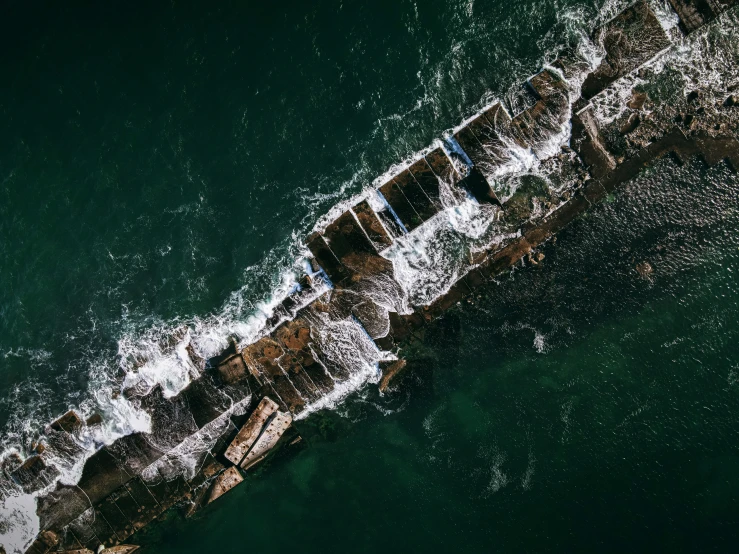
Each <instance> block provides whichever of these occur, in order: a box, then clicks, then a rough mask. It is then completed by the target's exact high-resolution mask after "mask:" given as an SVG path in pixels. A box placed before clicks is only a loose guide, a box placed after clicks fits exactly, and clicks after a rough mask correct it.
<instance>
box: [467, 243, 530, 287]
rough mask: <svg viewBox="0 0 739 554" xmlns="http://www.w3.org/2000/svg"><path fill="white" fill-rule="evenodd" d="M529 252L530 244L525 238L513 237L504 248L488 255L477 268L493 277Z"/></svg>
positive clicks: (487, 275)
mask: <svg viewBox="0 0 739 554" xmlns="http://www.w3.org/2000/svg"><path fill="white" fill-rule="evenodd" d="M529 252H531V245H530V244H529V243H528V241H527V240H526V238H524V237H518V238H515V239H513V240H512V241H511V242H510V243H508V244H507V245H506V246H505V247H504V248H502V249H500V250H498V251H497V252H495V253H494V254H493V255H492V256H489V257H488V258H487V259H486V260H485V261H484V262H483V263H481V264H480V266H479V269H480V271H481V272H482V273H483V275H485V276H486V277H488V278H492V277H495V276H496V275H498V274H500V273H502V272H503V271H505V270H507V269H509V268H511V267H513V266H514V265H515V264H516V263H517V262H518V261H519V260H520V259H521V258H523V257H524V256H525V255H526V254H528V253H529Z"/></svg>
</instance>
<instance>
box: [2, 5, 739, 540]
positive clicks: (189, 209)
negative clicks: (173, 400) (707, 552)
mask: <svg viewBox="0 0 739 554" xmlns="http://www.w3.org/2000/svg"><path fill="white" fill-rule="evenodd" d="M293 4H294V5H293ZM625 4H626V3H625V2H609V3H607V4H606V5H604V3H603V2H583V1H575V0H572V1H557V2H542V1H540V0H517V1H516V2H505V3H503V2H497V1H487V2H479V1H464V2H462V1H446V2H442V1H438V2H424V3H423V4H421V3H418V2H410V1H401V2H379V3H378V2H373V3H372V4H371V5H370V4H367V3H364V4H357V3H353V4H351V5H349V4H346V3H342V2H338V1H337V2H329V1H325V2H318V3H313V4H311V5H304V4H299V3H288V4H284V3H283V4H281V5H280V7H271V8H270V9H267V8H265V7H263V6H259V7H256V6H249V5H245V4H243V3H235V2H234V3H219V4H217V5H202V4H199V3H194V2H193V3H183V4H176V5H168V6H164V5H159V6H155V7H151V6H148V7H146V9H144V8H136V7H134V8H132V7H131V6H129V5H127V4H123V3H118V4H113V5H112V6H107V7H106V8H105V9H102V8H100V7H95V5H94V4H92V3H90V4H89V5H87V6H79V5H77V7H74V8H64V7H61V6H52V7H49V6H41V5H40V4H34V3H30V4H23V5H21V4H19V3H17V4H15V5H9V6H6V7H4V8H0V16H2V17H0V21H2V23H0V25H2V30H3V32H2V33H0V36H2V38H0V41H2V43H1V45H2V47H3V49H4V51H5V52H7V53H8V55H7V56H6V57H5V59H4V60H3V62H2V67H3V74H5V75H6V76H7V86H5V87H3V88H2V89H1V90H0V113H2V114H3V116H2V118H0V192H1V193H2V196H0V268H2V270H1V271H0V391H2V395H1V396H2V400H0V429H1V430H2V435H0V436H2V446H3V449H5V450H6V451H7V450H10V449H16V450H18V451H20V452H22V453H25V452H26V451H27V449H28V448H29V447H30V444H31V442H32V441H33V440H34V439H35V438H37V437H38V435H39V433H40V432H41V430H42V428H43V425H44V424H45V423H47V422H48V421H50V420H51V419H52V418H53V417H55V416H57V415H59V414H60V413H62V412H63V411H64V410H66V409H68V408H69V407H76V408H78V409H81V410H82V411H83V413H84V414H85V415H89V414H90V413H92V412H93V411H100V412H102V413H103V414H104V416H105V417H106V422H107V427H106V429H105V433H104V434H103V436H96V437H91V438H90V442H89V444H88V445H87V446H88V447H89V448H90V450H91V451H92V450H94V448H96V447H97V446H99V445H100V444H102V442H108V441H110V440H112V439H113V438H115V437H116V436H119V435H120V434H125V433H130V432H132V431H133V430H136V429H139V430H140V429H146V428H147V426H148V425H149V422H148V421H147V420H146V418H145V417H142V416H141V414H139V413H136V412H135V410H133V409H132V408H131V406H129V405H128V404H127V403H126V402H124V401H123V400H122V399H121V398H120V397H118V398H116V395H115V391H116V390H118V389H119V388H120V386H121V383H122V382H123V379H124V377H125V376H128V378H129V380H130V379H131V378H132V375H133V374H134V368H136V367H137V365H140V364H143V367H144V368H145V369H146V371H138V372H136V375H142V374H143V375H145V376H146V379H149V381H147V384H149V385H150V384H151V383H153V382H160V383H162V384H163V385H164V386H165V388H167V389H168V390H170V392H171V394H176V392H177V391H178V390H180V389H181V388H182V387H184V386H185V385H186V384H187V382H188V380H189V378H190V376H189V375H188V374H187V371H186V370H183V367H182V365H181V364H180V363H179V362H178V359H177V356H176V354H173V351H172V349H171V348H170V347H169V346H168V345H169V343H170V342H172V341H170V340H169V339H170V338H171V337H173V336H175V337H176V336H177V329H178V328H181V326H182V325H183V324H184V325H187V326H188V327H189V329H190V335H191V340H192V342H193V343H194V344H195V345H196V346H197V348H198V349H199V350H200V351H201V352H202V353H204V354H205V355H212V354H215V353H216V352H217V351H218V350H219V349H220V348H221V347H223V346H224V345H225V344H226V340H227V338H228V337H229V336H231V335H233V336H236V337H238V338H240V339H242V340H248V337H250V336H251V335H252V334H253V333H254V332H255V330H256V329H257V328H258V327H259V326H260V324H261V322H262V321H263V319H264V313H263V312H268V311H269V306H270V303H271V301H273V300H274V299H275V298H279V297H280V295H284V294H285V293H286V292H287V290H288V289H289V288H290V286H291V285H292V282H293V281H294V276H295V275H297V274H298V273H299V272H300V271H301V267H302V261H301V257H302V254H303V251H302V247H301V245H300V244H301V240H302V238H303V237H304V236H305V235H306V234H307V232H309V231H310V230H311V228H312V227H313V226H314V225H315V224H316V222H317V221H319V219H320V218H321V217H322V216H324V214H326V213H327V212H329V210H330V209H331V208H332V207H333V206H334V205H335V204H336V203H340V202H345V201H347V200H348V199H350V198H351V197H352V196H353V195H355V194H357V193H359V192H361V191H362V190H363V189H364V188H366V187H368V186H371V184H372V181H373V180H374V179H375V178H376V177H377V176H378V175H381V174H382V173H384V172H385V171H387V169H388V168H389V167H390V166H391V165H392V164H395V163H398V162H399V161H400V160H402V159H404V158H407V157H409V156H411V155H413V153H414V152H417V151H418V150H420V149H422V148H425V147H426V146H428V145H429V144H430V143H431V141H432V140H433V139H434V138H436V137H438V136H440V135H441V134H442V133H443V132H444V130H446V129H449V128H451V127H453V126H455V125H457V124H458V123H459V122H460V121H461V120H463V119H464V118H465V117H468V116H469V115H471V114H472V113H474V112H475V111H476V110H477V109H478V108H479V107H481V106H483V105H485V104H486V103H488V102H490V101H491V100H492V99H494V98H500V97H503V96H504V95H505V93H506V91H507V90H508V87H510V86H511V85H513V84H515V83H517V82H520V81H521V80H523V79H524V78H526V77H528V76H529V75H530V74H531V73H533V72H534V71H536V70H537V69H538V68H540V67H541V66H542V65H543V64H544V63H546V62H547V61H551V60H552V59H554V57H555V55H556V51H557V48H559V47H561V46H563V45H564V44H566V43H569V42H572V41H577V40H579V39H580V34H581V33H583V32H587V31H589V30H590V29H592V27H593V26H594V25H595V24H596V23H597V21H599V20H603V19H604V18H607V17H608V16H609V15H613V14H614V13H615V12H616V11H618V9H619V8H620V7H622V6H624V5H625ZM204 6H205V7H204ZM706 74H707V73H706V72H703V73H699V74H698V77H700V76H701V75H706ZM691 78H693V79H696V78H697V77H695V76H692V75H691ZM665 164H667V162H665V163H664V164H662V165H661V166H660V167H658V168H656V169H654V170H651V171H650V172H648V173H647V174H646V175H644V176H643V177H641V178H640V179H639V180H638V182H636V183H633V184H632V185H630V186H629V189H628V191H627V192H626V193H625V194H622V195H619V196H617V197H616V198H615V199H613V200H612V201H611V202H610V203H608V204H606V205H604V206H601V207H599V208H598V209H597V210H596V211H595V212H594V213H593V214H592V215H590V216H588V217H587V218H586V219H585V220H584V221H582V222H579V223H578V224H577V225H576V226H575V227H574V228H573V229H571V230H568V231H567V233H566V235H565V236H563V237H562V238H561V239H560V240H559V241H558V243H557V245H556V246H553V247H549V248H548V249H547V250H546V251H545V252H546V255H547V258H546V259H545V263H544V266H543V267H542V268H540V269H537V270H533V269H527V270H522V271H516V272H514V274H513V276H512V277H511V278H507V279H502V280H501V283H500V285H499V286H497V287H494V288H491V289H490V291H489V293H488V294H487V295H486V297H484V298H480V299H478V300H477V301H476V302H475V305H469V306H465V307H464V308H463V309H462V310H460V311H459V312H457V313H453V314H450V315H449V316H448V317H447V318H445V320H444V321H443V322H442V323H441V324H439V326H438V327H437V331H436V332H435V333H431V334H430V336H429V338H428V340H427V344H426V345H425V347H424V349H422V350H421V351H419V352H415V353H414V356H415V357H416V358H418V359H422V360H426V362H425V363H424V364H422V369H421V370H420V371H419V370H417V371H415V372H414V373H413V374H412V377H411V382H410V383H409V384H408V385H407V386H406V387H404V388H403V389H401V390H400V391H399V392H397V393H395V394H393V395H388V396H386V397H382V398H380V397H378V396H377V394H376V392H374V390H373V389H372V388H370V389H366V390H362V391H361V392H360V393H359V394H358V396H356V397H354V398H352V399H350V400H349V401H348V403H346V404H344V405H342V406H340V407H338V408H337V409H336V410H335V411H334V412H321V413H320V414H317V415H315V416H312V417H311V418H308V420H306V421H304V422H301V431H302V432H303V434H304V435H305V436H306V443H307V444H308V445H309V448H306V449H305V450H304V451H302V452H300V453H299V454H298V455H296V456H295V457H293V458H290V459H287V460H284V461H282V462H279V463H277V464H275V466H274V467H272V468H269V469H268V470H265V471H263V472H259V474H258V478H254V479H249V482H248V483H247V485H246V486H242V487H239V489H237V490H235V491H234V492H233V493H230V494H229V495H228V496H227V497H224V499H223V500H222V501H221V502H220V503H219V505H217V506H214V507H213V508H212V509H210V510H207V511H206V513H205V514H204V515H203V516H201V520H200V521H198V524H197V525H191V524H190V523H187V524H186V523H183V522H181V521H179V520H178V519H177V518H174V520H173V521H171V522H168V523H166V524H164V525H161V526H158V527H156V528H155V529H153V530H152V531H151V532H149V533H148V534H147V535H145V537H144V538H142V541H144V542H145V543H151V544H152V547H151V550H152V551H155V552H164V551H170V550H171V551H173V552H174V551H176V550H178V549H179V550H178V551H183V550H184V551H198V550H202V549H206V548H208V546H207V544H208V541H209V540H211V539H210V538H211V537H212V536H214V534H216V535H217V536H218V537H219V541H223V544H222V547H223V549H224V551H233V552H237V551H242V550H243V541H244V537H243V536H242V535H241V533H242V530H243V529H244V528H245V527H244V523H243V521H244V518H246V517H247V516H248V517H250V518H254V520H253V521H251V522H250V524H249V536H248V538H247V540H248V544H249V546H250V548H251V547H259V546H264V547H280V546H282V547H291V548H301V549H305V550H309V551H311V550H318V549H319V548H320V549H323V550H325V549H326V548H327V547H330V548H331V549H336V550H339V549H345V550H360V551H361V550H370V549H372V550H377V549H379V548H383V549H388V548H389V549H391V550H394V549H395V548H394V545H398V548H397V549H400V547H401V545H402V546H404V547H405V549H407V548H413V549H416V548H418V549H420V548H433V547H438V546H443V547H452V546H460V545H463V546H465V547H468V548H471V549H473V550H490V549H492V548H500V549H504V550H521V549H527V550H544V549H558V550H573V549H578V550H586V549H588V550H592V549H595V548H598V549H599V550H614V551H615V550H619V549H621V550H623V549H624V548H627V547H628V548H630V549H632V550H633V549H636V550H645V551H646V550H648V549H652V550H653V549H655V548H658V547H659V548H663V547H664V549H666V548H668V547H669V548H671V549H674V550H695V549H697V548H698V547H700V548H701V549H708V546H713V545H715V547H716V549H717V550H723V549H724V546H727V545H728V544H729V542H730V539H731V538H733V537H734V535H733V533H734V532H733V531H732V530H731V528H730V525H729V524H730V522H731V521H732V518H733V521H735V520H736V516H737V514H736V508H735V507H734V506H736V502H735V500H736V498H735V497H736V493H737V488H736V484H735V483H736V481H735V480H734V478H733V477H732V473H733V472H734V471H735V469H736V468H735V465H734V462H735V460H736V458H735V456H736V449H735V448H732V446H731V445H732V443H735V442H736V441H735V440H732V439H734V438H735V437H734V436H733V433H734V431H733V429H734V428H735V427H736V423H737V421H736V418H735V417H733V414H732V408H733V405H734V404H733V403H734V402H735V401H734V398H736V390H735V387H736V382H737V381H739V374H738V373H736V372H738V371H739V360H738V359H737V356H736V355H735V354H734V353H733V352H732V347H731V345H732V343H733V342H734V340H733V339H734V335H735V332H736V329H735V327H736V326H735V324H734V323H733V321H734V320H735V319H736V300H737V292H736V290H735V287H734V283H733V271H735V269H736V268H735V265H736V261H737V260H736V255H737V244H736V240H735V238H734V236H735V235H736V229H737V214H736V208H735V206H736V205H737V203H736V200H737V198H736V194H735V193H734V192H733V191H735V190H736V184H737V181H736V177H735V176H732V175H731V174H729V173H728V172H727V171H726V170H725V168H722V167H718V168H714V169H711V170H706V169H705V168H703V167H701V166H699V165H695V164H694V165H691V166H688V167H685V168H681V169H679V170H677V169H675V168H673V167H669V165H665ZM642 260H648V261H649V262H650V263H651V265H652V266H653V267H654V268H655V273H654V276H653V278H652V279H651V280H649V281H645V280H643V279H641V278H640V277H639V276H638V275H637V273H636V272H635V271H634V266H635V264H636V263H638V262H639V261H642ZM418 294H419V297H421V298H424V297H425V296H424V294H432V293H430V292H429V291H428V290H426V291H420V292H419V293H418ZM174 342H176V341H174ZM136 379H138V377H136ZM77 469H78V468H77ZM74 475H75V471H73V470H70V472H69V476H68V479H72V480H73V479H74ZM264 505H268V506H271V508H270V510H268V511H266V512H264V513H263V514H260V513H259V509H257V506H264ZM212 512H215V513H212ZM208 514H210V515H208ZM286 530H289V531H286ZM0 531H2V532H5V530H4V529H3V530H0ZM15 532H16V533H18V532H19V531H17V530H16V531H15ZM13 533H14V531H12V530H11V531H10V535H12V534H13ZM10 535H6V536H10ZM16 539H17V536H16V538H14V539H13V540H16ZM219 546H221V545H219Z"/></svg>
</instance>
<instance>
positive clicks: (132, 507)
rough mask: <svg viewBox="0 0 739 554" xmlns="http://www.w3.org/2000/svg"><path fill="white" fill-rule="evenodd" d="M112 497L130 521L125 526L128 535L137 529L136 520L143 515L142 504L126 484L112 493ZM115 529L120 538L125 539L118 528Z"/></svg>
mask: <svg viewBox="0 0 739 554" xmlns="http://www.w3.org/2000/svg"><path fill="white" fill-rule="evenodd" d="M111 498H112V500H113V501H114V502H115V505H116V506H117V507H118V509H119V510H120V512H121V513H122V514H123V516H124V517H125V518H126V520H128V523H127V524H126V526H125V535H126V537H128V536H130V535H131V534H133V533H134V532H135V531H136V529H137V527H136V525H135V522H136V521H137V520H138V519H139V517H140V516H141V506H139V505H138V503H137V502H136V501H135V500H134V499H133V497H132V496H131V495H130V494H129V492H128V489H127V488H126V487H125V486H124V487H123V489H119V490H118V491H116V492H115V493H114V494H113V495H111ZM115 531H116V534H117V535H118V538H120V539H121V540H124V539H125V538H126V537H123V536H121V534H120V533H119V532H118V529H116V530H115Z"/></svg>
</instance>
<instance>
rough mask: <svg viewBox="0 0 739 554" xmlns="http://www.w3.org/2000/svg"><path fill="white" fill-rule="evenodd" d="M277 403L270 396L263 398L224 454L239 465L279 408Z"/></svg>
mask: <svg viewBox="0 0 739 554" xmlns="http://www.w3.org/2000/svg"><path fill="white" fill-rule="evenodd" d="M278 408H279V406H278V405H277V403H276V402H275V401H274V400H272V399H270V398H262V400H261V401H260V402H259V405H258V406H257V408H256V409H255V410H254V411H253V412H252V414H251V415H250V416H249V419H248V420H247V422H246V424H245V425H244V426H243V427H242V428H241V430H240V431H239V434H238V435H236V438H235V439H234V440H233V441H232V442H231V445H230V446H229V447H228V449H227V450H226V452H225V454H224V456H225V457H226V459H227V460H228V461H229V462H231V463H232V464H234V465H239V464H240V463H241V460H243V459H244V456H246V453H247V452H249V449H250V448H251V447H252V446H253V445H254V442H255V441H256V440H257V438H258V437H259V434H260V433H261V432H262V428H263V427H264V425H265V424H266V423H267V420H268V419H269V418H270V416H271V415H272V414H273V413H275V412H276V411H277V410H278Z"/></svg>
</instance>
